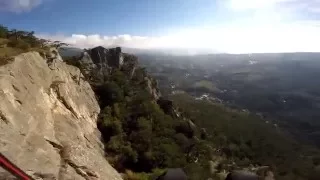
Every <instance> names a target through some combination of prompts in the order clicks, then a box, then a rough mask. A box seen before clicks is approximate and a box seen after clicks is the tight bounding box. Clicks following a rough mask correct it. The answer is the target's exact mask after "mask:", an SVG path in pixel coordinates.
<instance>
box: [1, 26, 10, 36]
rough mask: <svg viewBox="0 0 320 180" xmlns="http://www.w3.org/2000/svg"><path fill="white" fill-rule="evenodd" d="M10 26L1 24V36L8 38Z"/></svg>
mask: <svg viewBox="0 0 320 180" xmlns="http://www.w3.org/2000/svg"><path fill="white" fill-rule="evenodd" d="M8 32H9V31H8V28H7V27H5V26H3V25H0V38H6V37H7V35H8Z"/></svg>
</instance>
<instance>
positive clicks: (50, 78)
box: [0, 52, 121, 180]
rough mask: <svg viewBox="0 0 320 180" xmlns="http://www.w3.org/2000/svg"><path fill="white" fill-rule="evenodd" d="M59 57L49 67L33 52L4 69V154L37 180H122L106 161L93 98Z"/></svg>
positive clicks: (0, 97)
mask: <svg viewBox="0 0 320 180" xmlns="http://www.w3.org/2000/svg"><path fill="white" fill-rule="evenodd" d="M56 57H57V58H56V59H53V60H52V62H51V64H53V65H51V66H50V67H49V66H48V64H47V60H46V59H43V57H41V56H40V55H39V53H36V52H29V53H25V54H21V55H19V56H17V57H15V59H14V61H13V62H12V63H10V64H7V65H4V66H0V152H1V153H3V154H4V155H5V156H6V157H7V158H8V159H10V160H11V161H12V162H13V163H15V164H16V165H17V166H18V167H20V168H21V169H22V170H24V171H25V172H26V173H28V174H29V175H31V176H32V177H34V178H35V179H59V180H60V179H80V180H81V179H102V180H120V179H121V176H120V174H119V173H118V172H116V170H114V169H113V168H112V167H111V166H110V165H109V163H108V162H107V161H106V160H105V158H104V152H103V145H102V143H101V141H100V134H99V131H98V129H97V122H96V121H97V116H98V114H99V112H100V108H99V105H98V103H97V101H96V98H95V95H94V92H93V91H92V89H91V87H90V85H89V83H88V82H86V81H84V80H83V77H82V74H81V73H80V70H79V69H78V68H76V67H73V66H69V65H66V64H65V63H64V62H62V61H61V60H60V57H59V56H58V54H57V55H56ZM0 171H1V170H0ZM0 173H1V172H0ZM2 173H3V172H2Z"/></svg>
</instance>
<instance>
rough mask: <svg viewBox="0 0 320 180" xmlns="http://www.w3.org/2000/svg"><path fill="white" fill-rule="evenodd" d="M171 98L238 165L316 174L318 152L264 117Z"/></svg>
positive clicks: (290, 175)
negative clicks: (289, 135) (265, 166)
mask: <svg viewBox="0 0 320 180" xmlns="http://www.w3.org/2000/svg"><path fill="white" fill-rule="evenodd" d="M172 99H173V100H174V102H176V105H177V106H179V107H180V108H181V111H183V112H186V113H187V116H188V117H189V118H190V119H192V120H193V121H194V123H195V124H197V125H198V126H199V127H205V128H206V131H207V132H210V133H211V134H210V135H209V136H208V137H207V143H210V144H212V146H214V147H216V148H217V149H219V150H221V152H222V153H223V155H224V156H226V158H227V159H229V160H232V161H234V162H235V163H236V164H237V165H238V166H239V167H248V166H249V165H250V164H253V165H254V164H257V165H268V166H270V167H272V168H273V170H274V171H275V172H276V175H277V177H278V178H279V179H294V178H301V179H312V178H313V177H314V175H315V174H316V173H318V174H319V172H318V170H316V166H317V162H318V161H317V158H316V157H317V156H315V154H318V155H319V152H318V151H317V150H314V149H312V148H310V147H304V146H302V145H300V144H298V143H297V142H296V141H294V140H293V139H291V138H290V137H288V135H287V134H284V132H283V131H282V130H280V129H279V128H277V127H275V126H274V125H273V124H266V123H265V121H266V120H263V119H261V118H259V117H257V116H255V115H252V114H250V113H246V112H238V111H236V110H232V109H229V108H226V107H224V106H222V105H217V104H214V103H211V102H208V101H194V99H193V98H192V97H191V96H188V95H186V94H181V95H175V96H172Z"/></svg>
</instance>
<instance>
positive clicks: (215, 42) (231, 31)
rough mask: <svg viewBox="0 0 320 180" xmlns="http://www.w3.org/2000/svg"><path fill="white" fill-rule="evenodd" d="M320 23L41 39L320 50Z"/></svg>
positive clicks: (74, 42)
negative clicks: (153, 35)
mask: <svg viewBox="0 0 320 180" xmlns="http://www.w3.org/2000/svg"><path fill="white" fill-rule="evenodd" d="M316 23H317V22H305V21H304V22H301V23H293V24H286V25H283V24H282V25H281V24H279V25H274V24H272V25H259V26H246V27H239V26H236V25H234V26H232V25H230V26H223V27H219V28H217V27H216V28H214V27H212V28H199V29H184V30H181V31H179V32H177V33H175V34H170V35H167V36H159V37H141V36H132V35H119V36H112V37H110V36H101V35H97V34H95V35H82V34H81V35H80V34H74V35H71V36H50V35H38V36H39V37H41V38H46V39H52V40H60V41H63V42H66V43H69V44H71V45H73V46H76V47H81V48H88V47H94V46H98V45H102V46H105V47H111V46H122V47H130V48H139V49H170V48H171V49H175V48H180V49H189V50H195V49H197V50H204V49H205V50H206V51H207V52H208V53H212V52H227V53H259V52H320V34H319V33H318V32H320V26H319V23H318V25H315V24H316Z"/></svg>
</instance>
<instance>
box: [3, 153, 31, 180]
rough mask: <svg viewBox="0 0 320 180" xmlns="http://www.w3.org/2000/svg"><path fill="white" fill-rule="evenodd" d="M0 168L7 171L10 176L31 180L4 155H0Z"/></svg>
mask: <svg viewBox="0 0 320 180" xmlns="http://www.w3.org/2000/svg"><path fill="white" fill-rule="evenodd" d="M0 166H1V167H3V168H4V169H6V170H7V171H9V172H10V173H11V174H12V175H14V176H16V177H17V178H19V179H22V180H32V178H31V177H30V176H29V175H27V174H26V173H24V172H23V171H22V170H21V169H20V168H18V167H17V166H15V165H14V164H13V163H12V162H10V161H9V160H8V159H7V158H6V157H4V155H2V154H1V153H0Z"/></svg>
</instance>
